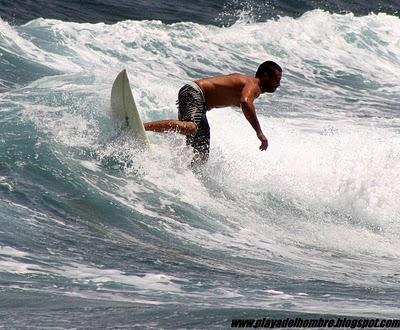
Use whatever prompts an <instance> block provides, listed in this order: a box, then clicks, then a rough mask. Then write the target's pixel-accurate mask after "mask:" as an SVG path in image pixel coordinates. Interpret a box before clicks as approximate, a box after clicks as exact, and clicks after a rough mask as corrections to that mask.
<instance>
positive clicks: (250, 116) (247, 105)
mask: <svg viewBox="0 0 400 330" xmlns="http://www.w3.org/2000/svg"><path fill="white" fill-rule="evenodd" d="M257 94H258V91H257V87H256V86H252V85H250V84H246V85H245V86H244V88H243V90H242V96H241V98H240V105H241V107H242V111H243V114H244V116H245V117H246V119H247V121H248V122H249V123H250V125H251V126H252V127H253V129H254V130H255V131H256V133H257V137H258V139H259V140H260V141H261V146H260V150H266V149H267V148H268V140H267V138H266V137H265V135H264V134H263V132H262V130H261V126H260V123H259V122H258V118H257V114H256V108H255V107H254V100H255V99H256V97H257V96H258V95H257Z"/></svg>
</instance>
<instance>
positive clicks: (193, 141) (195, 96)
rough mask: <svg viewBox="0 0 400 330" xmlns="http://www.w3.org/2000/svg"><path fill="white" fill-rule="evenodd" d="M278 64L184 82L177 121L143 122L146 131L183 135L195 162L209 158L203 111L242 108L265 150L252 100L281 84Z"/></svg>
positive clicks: (267, 64) (208, 141) (265, 142)
mask: <svg viewBox="0 0 400 330" xmlns="http://www.w3.org/2000/svg"><path fill="white" fill-rule="evenodd" d="M281 77H282V69H281V67H280V66H279V65H278V64H276V63H275V62H272V61H266V62H264V63H262V64H261V65H260V66H259V67H258V70H257V72H256V75H255V77H251V76H247V75H243V74H239V73H233V74H229V75H224V76H216V77H210V78H204V79H199V80H196V81H193V82H190V83H188V84H186V85H184V86H183V87H182V88H181V89H180V90H179V93H178V101H177V105H178V120H158V121H153V122H148V123H145V124H144V128H145V130H146V131H153V132H167V131H171V130H173V131H176V132H178V133H181V134H184V135H186V143H187V144H188V145H190V146H192V147H193V150H194V154H195V156H194V159H193V161H194V163H196V164H199V163H200V164H202V163H205V162H206V161H207V160H208V154H209V150H210V126H209V125H208V121H207V117H206V112H207V111H208V110H211V109H213V108H221V107H230V106H237V107H241V108H242V111H243V114H244V116H245V117H246V119H247V120H248V121H249V123H250V124H251V126H252V127H253V129H254V130H255V132H256V134H257V138H258V139H259V140H260V142H261V145H260V150H266V149H267V147H268V140H267V138H266V137H265V135H264V133H263V131H262V129H261V126H260V124H259V122H258V119H257V115H256V110H255V107H254V100H255V99H256V98H258V97H259V96H260V95H261V94H263V93H273V92H275V90H276V89H277V88H278V87H279V85H280V80H281Z"/></svg>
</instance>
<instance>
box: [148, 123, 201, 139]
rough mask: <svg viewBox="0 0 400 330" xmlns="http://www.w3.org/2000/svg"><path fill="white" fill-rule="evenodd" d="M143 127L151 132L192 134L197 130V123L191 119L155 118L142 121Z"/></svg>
mask: <svg viewBox="0 0 400 330" xmlns="http://www.w3.org/2000/svg"><path fill="white" fill-rule="evenodd" d="M144 129H145V130H146V131H152V132H159V133H163V132H171V131H174V132H177V133H180V134H183V135H192V134H195V133H196V132H197V125H196V124H195V123H194V122H192V121H180V120H173V119H171V120H157V121H151V122H149V123H144Z"/></svg>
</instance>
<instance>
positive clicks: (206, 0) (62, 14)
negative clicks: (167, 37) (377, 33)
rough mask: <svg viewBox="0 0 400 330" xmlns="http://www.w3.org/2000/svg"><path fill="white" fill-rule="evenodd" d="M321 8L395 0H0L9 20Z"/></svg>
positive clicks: (219, 18) (362, 7)
mask: <svg viewBox="0 0 400 330" xmlns="http://www.w3.org/2000/svg"><path fill="white" fill-rule="evenodd" d="M314 9H323V10H327V11H331V12H335V13H348V12H351V13H354V14H355V15H366V14H369V13H371V12H374V13H379V12H383V13H387V14H390V15H397V16H399V15H400V1H399V0H391V1H362V0H357V1H338V0H330V1H329V0H323V1H321V0H312V1H289V0H285V1H281V0H268V1H266V0H249V1H238V0H229V1H212V0H200V1H193V0H185V1H184V0H180V1H179V0H173V1H160V0H158V1H157V0H147V1H144V0H140V1H134V0H122V1H118V2H113V1H107V0H91V1H80V0H71V1H63V0H54V1H47V0H38V1H26V0H13V1H11V0H2V1H0V16H1V17H2V18H3V19H5V20H7V21H9V22H12V23H14V24H22V23H25V22H28V21H30V20H32V19H35V18H37V17H44V18H54V19H59V20H63V21H72V22H91V23H96V22H105V23H115V22H119V21H122V20H161V21H163V22H165V23H174V22H182V21H187V22H197V23H201V24H232V23H233V22H234V21H235V20H236V19H237V16H238V13H240V12H242V11H243V10H245V11H248V12H251V15H252V17H254V18H255V19H256V20H258V21H265V20H267V19H271V18H276V17H277V16H291V17H298V16H300V15H302V14H304V13H305V12H307V11H310V10H314Z"/></svg>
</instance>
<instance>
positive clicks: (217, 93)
mask: <svg viewBox="0 0 400 330" xmlns="http://www.w3.org/2000/svg"><path fill="white" fill-rule="evenodd" d="M195 83H196V84H197V85H199V86H200V88H201V89H202V91H203V93H204V97H205V99H206V103H207V107H208V110H211V109H213V108H223V107H230V106H236V107H240V105H241V102H242V101H243V100H242V97H243V95H242V92H243V90H244V87H245V86H247V88H248V89H250V90H251V91H252V94H253V96H254V99H255V98H257V97H258V96H259V95H260V94H261V89H260V86H259V84H258V79H256V78H254V77H249V76H245V75H243V74H240V73H232V74H229V75H225V76H217V77H210V78H204V79H200V80H196V81H195Z"/></svg>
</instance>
